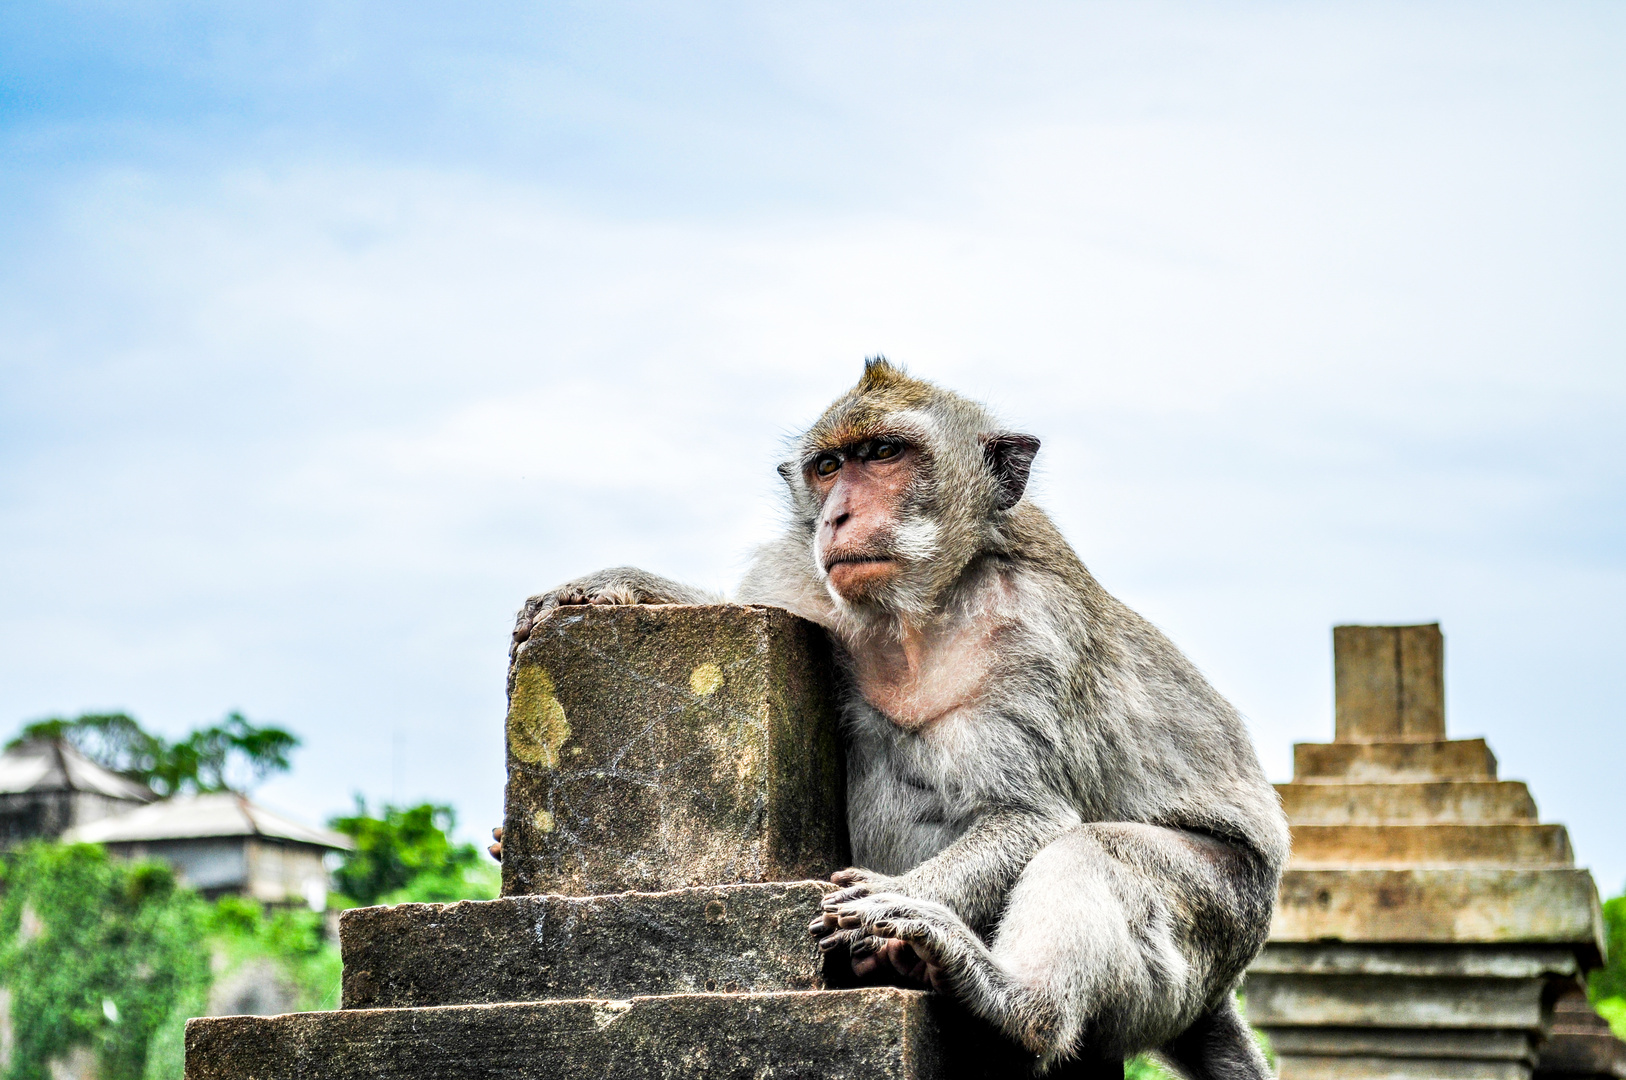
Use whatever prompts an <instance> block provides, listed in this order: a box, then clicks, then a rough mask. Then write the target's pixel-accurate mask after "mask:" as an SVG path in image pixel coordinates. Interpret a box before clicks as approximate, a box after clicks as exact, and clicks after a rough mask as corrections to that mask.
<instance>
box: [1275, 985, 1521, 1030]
mask: <svg viewBox="0 0 1626 1080" xmlns="http://www.w3.org/2000/svg"><path fill="white" fill-rule="evenodd" d="M1545 987H1546V982H1545V980H1543V979H1540V978H1534V979H1483V978H1439V977H1434V978H1428V977H1419V976H1411V977H1408V978H1395V977H1394V976H1390V975H1269V974H1264V973H1261V972H1254V973H1250V974H1249V975H1248V1020H1249V1021H1250V1022H1251V1023H1254V1024H1257V1025H1259V1026H1260V1027H1263V1028H1275V1027H1282V1026H1288V1025H1292V1026H1311V1025H1331V1026H1338V1027H1345V1026H1362V1027H1400V1028H1459V1029H1473V1028H1480V1029H1484V1028H1506V1029H1513V1030H1531V1031H1539V1030H1540V1028H1541V1024H1542V1019H1543V1017H1542V1000H1541V999H1542V991H1543V989H1544V988H1545Z"/></svg>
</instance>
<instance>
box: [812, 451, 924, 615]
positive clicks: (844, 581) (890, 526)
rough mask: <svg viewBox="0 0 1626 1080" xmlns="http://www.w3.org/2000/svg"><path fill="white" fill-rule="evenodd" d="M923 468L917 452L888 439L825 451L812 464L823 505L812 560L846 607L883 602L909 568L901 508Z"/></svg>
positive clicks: (815, 487)
mask: <svg viewBox="0 0 1626 1080" xmlns="http://www.w3.org/2000/svg"><path fill="white" fill-rule="evenodd" d="M920 465H921V454H920V451H919V450H918V449H917V448H916V447H914V446H912V445H911V444H909V443H908V442H905V441H903V440H902V439H899V438H891V437H884V436H883V437H878V438H872V439H865V440H864V441H862V442H858V443H854V444H852V445H848V446H842V447H838V448H833V449H828V450H824V451H822V452H820V453H819V454H818V455H817V456H815V457H814V458H813V459H812V460H811V461H810V462H809V463H808V465H807V469H806V476H807V483H808V487H809V488H810V489H811V490H812V492H813V494H814V496H815V498H817V499H818V501H819V512H818V517H817V519H816V527H817V528H816V532H815V534H814V539H813V554H814V558H816V559H817V560H818V563H819V566H820V567H821V568H822V569H823V570H824V572H825V574H826V575H827V576H828V579H829V583H830V588H831V589H832V590H833V591H834V592H835V593H836V595H837V596H839V597H840V598H841V599H842V600H845V601H846V602H848V603H849V604H859V603H865V602H874V601H877V600H880V599H882V598H883V597H884V596H885V594H886V591H887V588H888V586H889V585H891V584H892V583H893V582H894V581H895V580H896V579H897V578H898V577H899V575H900V574H902V572H903V571H904V569H905V566H904V563H905V561H906V560H905V552H904V550H903V549H904V548H905V547H907V546H908V545H906V544H900V539H901V533H902V532H903V531H904V530H903V528H902V524H903V520H904V516H905V515H904V509H905V507H906V505H907V503H908V501H909V495H910V492H911V490H912V489H913V487H914V484H915V480H916V477H917V475H918V474H919V472H920Z"/></svg>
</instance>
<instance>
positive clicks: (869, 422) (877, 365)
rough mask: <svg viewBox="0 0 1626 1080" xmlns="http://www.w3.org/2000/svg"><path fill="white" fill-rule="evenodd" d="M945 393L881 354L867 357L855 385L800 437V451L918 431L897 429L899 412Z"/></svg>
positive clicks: (812, 451)
mask: <svg viewBox="0 0 1626 1080" xmlns="http://www.w3.org/2000/svg"><path fill="white" fill-rule="evenodd" d="M947 393H948V391H945V390H939V389H938V388H937V387H935V386H933V385H932V384H931V383H929V382H925V381H923V380H920V379H912V378H910V377H909V375H908V373H907V372H905V371H904V370H903V369H902V368H897V367H893V366H892V364H891V363H890V362H889V361H888V360H887V359H886V357H884V356H872V357H869V358H868V359H866V360H865V361H864V374H863V376H862V377H860V378H859V380H858V385H857V386H855V387H853V388H852V389H851V390H849V391H847V392H846V393H845V394H843V395H842V396H841V397H839V398H837V399H836V400H835V402H834V403H833V404H831V406H830V407H829V408H828V409H826V410H824V415H823V416H821V417H819V420H818V422H817V423H816V424H814V425H813V426H812V427H811V428H810V429H808V432H807V434H806V435H804V436H803V437H802V450H803V452H804V454H805V455H806V456H809V457H810V456H812V455H814V454H817V453H820V452H822V451H824V450H836V449H839V448H841V447H843V446H851V445H852V444H854V443H858V442H863V441H864V440H865V439H873V438H876V437H877V436H881V435H899V434H918V433H905V432H900V431H899V430H898V425H897V422H896V421H897V418H898V415H899V414H900V413H911V412H915V411H917V410H920V409H924V408H925V407H926V406H927V405H928V404H929V403H930V402H931V401H932V399H933V398H934V397H936V396H939V395H943V394H947ZM968 404H969V403H968Z"/></svg>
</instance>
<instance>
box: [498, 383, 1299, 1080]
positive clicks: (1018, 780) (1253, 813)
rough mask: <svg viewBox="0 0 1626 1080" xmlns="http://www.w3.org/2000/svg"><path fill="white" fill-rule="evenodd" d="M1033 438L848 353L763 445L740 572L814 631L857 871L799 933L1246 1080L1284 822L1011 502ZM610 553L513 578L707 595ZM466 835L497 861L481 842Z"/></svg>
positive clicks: (1147, 627)
mask: <svg viewBox="0 0 1626 1080" xmlns="http://www.w3.org/2000/svg"><path fill="white" fill-rule="evenodd" d="M1039 445H1040V444H1039V440H1038V439H1037V438H1035V437H1033V436H1031V435H1026V434H1021V433H1017V432H1013V431H1009V430H1006V429H1005V428H1004V427H1002V426H1001V425H1000V424H999V423H998V422H997V421H996V419H995V418H994V416H993V414H992V413H991V412H989V410H987V409H986V408H985V407H984V406H982V405H980V404H978V403H976V402H973V401H971V400H969V399H967V398H964V397H961V396H959V395H958V394H955V393H953V392H951V391H948V390H945V389H942V388H940V387H938V386H936V385H934V384H932V383H929V382H926V381H924V380H921V379H917V378H914V377H913V376H911V375H909V374H908V372H907V371H906V370H904V369H903V368H901V367H899V366H896V365H894V364H892V363H890V362H888V361H887V360H885V359H884V358H881V357H875V358H871V359H869V360H866V362H865V366H864V371H863V375H862V377H861V378H860V379H859V381H858V383H857V385H856V386H855V387H853V389H851V390H850V391H848V392H847V393H846V394H844V395H842V396H841V397H840V398H838V399H837V400H836V401H835V402H834V403H833V404H832V405H830V407H829V408H828V409H827V410H826V411H825V412H824V414H823V415H822V416H821V417H820V418H819V419H818V421H817V422H815V423H814V424H813V425H812V427H811V428H809V429H808V430H807V431H806V432H805V433H804V434H803V435H801V436H800V438H799V439H797V440H796V442H795V444H794V453H793V455H792V457H791V458H790V459H789V460H788V461H786V462H784V463H783V464H781V465H780V466H779V467H778V471H779V473H780V475H781V476H782V477H783V479H784V481H785V488H786V496H787V503H788V515H787V516H788V523H787V527H786V529H785V531H784V533H783V535H781V536H780V537H779V538H778V539H776V540H773V541H771V542H770V543H768V544H767V545H765V546H764V547H763V548H762V549H760V550H759V552H758V553H757V555H756V558H755V560H754V561H753V563H752V564H751V566H750V568H749V569H748V571H747V572H746V575H745V578H744V580H743V581H742V582H741V584H740V587H739V589H738V592H737V599H738V601H739V602H742V603H751V604H768V605H775V606H779V607H783V608H786V609H788V610H790V611H791V612H793V613H795V614H798V615H800V616H802V617H804V618H807V619H810V620H811V621H813V622H815V623H817V624H819V625H821V626H823V627H824V628H825V629H826V630H827V631H828V632H829V635H830V637H831V639H832V641H833V643H834V650H835V653H836V657H837V667H838V678H839V682H840V686H839V688H838V690H839V695H840V712H841V720H842V725H843V733H844V737H845V742H846V754H847V791H848V802H847V819H848V828H849V834H850V837H851V842H852V851H853V856H854V863H855V865H854V866H852V867H849V868H846V869H843V870H840V871H838V872H836V873H835V874H833V875H832V881H833V882H834V883H835V885H836V886H837V888H836V889H835V890H834V891H832V892H831V893H830V894H829V895H828V896H827V897H826V899H825V900H824V903H823V906H822V908H821V910H820V912H819V914H818V917H817V918H816V919H815V920H814V921H813V924H812V926H811V927H810V931H811V933H812V934H813V935H814V936H815V937H817V938H818V939H819V946H820V948H821V949H823V950H825V951H826V952H839V951H841V950H845V951H846V952H847V954H848V956H849V957H850V959H851V964H852V970H853V972H854V973H855V975H857V976H858V977H859V978H860V979H902V980H905V981H911V982H913V983H915V984H921V985H925V986H930V987H932V988H935V989H937V990H939V991H941V992H943V993H945V994H950V995H953V996H954V997H955V998H957V999H958V1000H959V1001H960V1002H961V1003H962V1004H963V1005H964V1006H965V1007H966V1008H967V1009H969V1010H970V1011H971V1012H972V1013H974V1014H976V1015H978V1016H980V1017H981V1018H983V1019H984V1020H986V1021H987V1022H988V1023H990V1024H991V1025H993V1026H994V1027H995V1028H996V1029H998V1030H999V1031H1000V1032H1002V1033H1003V1034H1004V1035H1005V1036H1006V1037H1008V1038H1010V1039H1012V1040H1014V1041H1015V1042H1017V1043H1019V1044H1020V1045H1021V1046H1023V1047H1024V1048H1026V1050H1027V1051H1028V1052H1029V1053H1031V1054H1032V1055H1033V1056H1034V1059H1035V1061H1036V1064H1037V1068H1038V1069H1039V1071H1041V1072H1043V1071H1045V1070H1049V1069H1052V1068H1054V1067H1057V1066H1059V1065H1061V1064H1062V1063H1065V1062H1067V1061H1070V1060H1075V1059H1080V1058H1081V1057H1082V1056H1092V1057H1099V1058H1104V1059H1107V1060H1117V1059H1124V1058H1127V1057H1129V1056H1132V1055H1134V1054H1136V1053H1140V1052H1143V1051H1148V1050H1151V1051H1155V1052H1157V1053H1158V1054H1159V1056H1160V1057H1161V1058H1163V1059H1164V1060H1165V1061H1166V1062H1167V1063H1169V1064H1170V1065H1171V1066H1172V1067H1174V1068H1175V1069H1176V1070H1177V1071H1179V1072H1181V1073H1183V1074H1184V1075H1186V1076H1188V1077H1191V1078H1192V1080H1210V1078H1212V1080H1241V1078H1256V1077H1258V1078H1262V1077H1266V1076H1268V1075H1269V1071H1268V1068H1267V1066H1266V1064H1265V1062H1264V1059H1263V1057H1262V1056H1261V1054H1260V1052H1259V1050H1258V1048H1257V1047H1256V1046H1255V1045H1254V1042H1253V1040H1252V1037H1251V1034H1250V1032H1249V1029H1248V1027H1247V1025H1246V1023H1245V1022H1244V1020H1243V1019H1242V1017H1241V1015H1240V1014H1239V1012H1238V1011H1237V1007H1236V1004H1235V998H1234V991H1235V988H1236V986H1237V984H1238V982H1239V980H1240V978H1241V976H1242V973H1243V971H1244V969H1245V968H1246V967H1247V965H1248V963H1249V962H1250V961H1251V960H1252V959H1253V958H1254V957H1255V956H1256V955H1257V954H1258V952H1259V950H1260V949H1261V948H1262V947H1263V944H1264V941H1265V938H1266V935H1267V933H1268V928H1269V925H1270V920H1271V916H1272V912H1273V909H1274V904H1275V898H1276V891H1277V886H1278V884H1279V881H1280V876H1281V872H1282V866H1283V863H1284V862H1285V860H1286V857H1287V851H1288V833H1287V824H1286V819H1285V817H1284V815H1283V813H1282V809H1281V805H1280V801H1279V799H1278V798H1277V796H1276V794H1275V791H1274V789H1273V788H1272V787H1271V785H1270V784H1269V783H1268V782H1267V781H1266V779H1265V776H1264V773H1263V770H1262V769H1261V767H1260V765H1259V761H1258V757H1257V755H1256V753H1255V751H1254V749H1253V746H1252V743H1251V742H1250V740H1249V738H1248V735H1247V731H1246V728H1245V727H1244V724H1243V722H1242V719H1241V717H1240V715H1239V714H1238V713H1237V711H1236V709H1235V708H1233V707H1232V706H1231V705H1230V704H1229V703H1228V702H1227V701H1226V700H1225V699H1224V698H1223V697H1221V696H1220V694H1219V693H1218V692H1217V691H1215V690H1214V689H1213V687H1212V686H1210V685H1209V683H1208V682H1207V680H1206V679H1204V677H1203V676H1202V675H1201V674H1200V673H1199V672H1198V670H1197V668H1196V667H1195V666H1194V665H1193V664H1192V663H1191V662H1190V661H1189V660H1187V659H1186V658H1185V656H1184V655H1182V654H1181V653H1180V651H1179V650H1178V649H1177V648H1176V647H1175V646H1174V645H1173V644H1172V643H1171V642H1170V641H1169V640H1168V639H1167V638H1166V637H1165V636H1164V635H1163V634H1162V633H1161V632H1159V631H1158V630H1157V629H1156V628H1154V627H1153V626H1152V625H1151V624H1150V623H1149V622H1147V621H1146V620H1145V619H1143V618H1141V617H1140V616H1139V615H1137V614H1135V613H1134V612H1133V611H1131V610H1130V609H1129V608H1128V607H1127V606H1126V605H1125V604H1123V603H1122V602H1120V601H1119V600H1117V599H1115V598H1114V597H1113V596H1111V595H1110V594H1109V593H1108V592H1107V591H1106V590H1105V589H1104V588H1103V587H1102V586H1101V585H1100V584H1099V583H1098V582H1097V581H1096V580H1095V578H1094V577H1093V576H1092V575H1091V574H1090V572H1089V571H1088V570H1087V569H1086V568H1085V566H1084V563H1083V562H1082V561H1081V560H1080V559H1079V557H1078V555H1077V554H1076V553H1075V552H1074V551H1073V549H1072V547H1071V546H1069V544H1068V543H1067V541H1066V540H1065V539H1064V538H1063V537H1062V535H1061V532H1060V531H1059V529H1058V528H1057V527H1056V525H1055V524H1054V523H1053V522H1052V521H1051V519H1050V518H1049V516H1048V515H1046V514H1045V512H1044V511H1043V510H1041V509H1040V508H1039V507H1038V506H1036V505H1035V504H1034V503H1033V502H1032V501H1031V500H1030V499H1029V498H1027V497H1026V489H1027V486H1028V480H1029V477H1030V475H1031V471H1032V467H1033V463H1034V459H1035V457H1036V455H1037V453H1038V450H1039ZM720 599H721V598H720V597H718V596H717V595H715V594H713V593H709V592H706V591H704V590H700V589H695V588H692V587H690V586H686V585H682V584H679V583H677V582H672V581H668V580H666V579H664V578H661V577H658V576H656V575H653V574H649V573H646V572H644V571H642V570H637V569H633V568H630V567H620V568H615V569H610V570H604V571H600V572H599V573H596V574H593V575H590V576H588V577H585V578H581V579H578V580H576V581H572V582H569V583H567V584H565V585H562V586H560V587H558V588H556V589H554V590H552V591H550V592H547V593H543V594H540V595H538V596H534V597H532V598H531V599H530V600H528V601H527V602H526V604H525V606H524V608H523V609H522V610H521V611H520V613H519V617H518V620H517V624H516V627H515V630H514V634H513V640H514V645H513V649H514V652H513V653H511V656H510V660H511V661H512V660H513V658H514V657H515V656H517V654H518V650H520V649H522V648H523V647H524V643H525V641H526V640H527V639H528V638H529V636H530V633H531V630H532V628H533V627H535V626H536V625H537V624H538V623H539V622H540V621H541V620H542V619H545V618H546V617H547V616H548V614H549V613H550V612H551V611H552V610H553V609H555V608H556V607H559V606H562V605H571V604H707V603H716V602H718V601H719V600H720ZM496 839H497V841H498V842H497V843H496V844H494V845H492V852H493V854H494V855H497V856H498V857H500V852H501V836H500V834H498V835H497V836H496Z"/></svg>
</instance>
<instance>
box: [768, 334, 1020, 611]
mask: <svg viewBox="0 0 1626 1080" xmlns="http://www.w3.org/2000/svg"><path fill="white" fill-rule="evenodd" d="M796 449H797V456H796V457H795V458H793V459H792V460H790V461H787V462H785V463H784V464H783V465H781V466H779V472H780V475H782V476H783V477H784V478H785V481H786V483H788V484H789V485H790V489H791V496H792V503H793V506H794V509H795V513H796V524H797V526H798V529H799V531H800V532H801V533H803V534H804V535H805V536H806V538H807V540H808V541H809V547H810V554H811V557H812V559H813V563H814V570H815V572H816V573H817V574H818V575H819V577H820V578H821V579H822V580H823V582H824V584H825V587H826V588H827V589H828V590H829V593H830V597H831V599H832V600H833V601H834V602H835V604H836V608H837V610H838V611H844V612H847V613H849V614H853V615H860V616H862V615H867V614H891V615H897V616H901V617H904V618H906V619H909V620H911V621H914V620H920V619H924V618H926V617H927V616H929V615H930V614H932V612H933V611H934V610H935V609H936V606H937V602H938V598H939V597H940V596H941V595H942V594H943V592H944V591H945V590H946V589H947V588H948V587H949V586H950V585H952V584H953V583H954V582H955V580H956V579H957V578H959V576H960V575H961V573H963V572H964V570H965V568H966V566H967V564H968V563H970V562H971V560H973V559H975V558H976V557H977V556H979V555H981V554H984V553H986V552H989V551H997V550H1000V549H1001V547H1002V546H1003V545H1004V543H1005V537H1006V532H1007V528H1006V526H1007V525H1008V522H1009V520H1010V518H1011V515H1012V514H1013V513H1014V512H1015V509H1016V506H1017V503H1018V502H1019V501H1020V500H1021V498H1022V492H1023V490H1024V489H1025V488H1026V486H1027V481H1028V473H1029V470H1030V469H1031V467H1032V465H1033V457H1034V455H1035V454H1036V453H1038V450H1039V440H1038V439H1035V438H1034V437H1032V436H1031V435H1018V434H1014V433H1011V432H1008V431H1003V430H1001V429H1000V428H999V426H998V425H997V424H996V423H995V421H994V418H993V416H992V415H991V414H990V413H989V412H988V410H987V409H985V408H983V407H982V406H981V405H978V404H977V403H976V402H974V401H969V400H967V399H966V398H963V397H960V396H959V395H958V394H953V393H950V392H949V391H947V390H943V389H940V388H938V387H936V386H933V385H932V384H930V383H928V382H923V381H921V380H919V379H912V378H910V377H909V376H908V375H907V374H905V373H904V372H903V371H902V370H901V369H899V368H895V367H893V366H892V365H891V364H889V363H888V362H887V361H886V360H885V359H882V358H880V357H876V358H874V359H871V360H866V361H865V362H864V375H863V377H862V378H861V379H859V380H858V385H857V386H855V387H853V389H852V390H850V391H848V392H847V393H846V394H844V395H843V396H842V397H841V398H839V399H837V401H836V402H835V403H834V404H833V405H831V406H830V407H829V408H828V409H827V410H825V413H824V415H823V416H822V417H820V418H819V420H818V422H817V423H816V424H814V425H813V427H812V428H811V429H810V430H809V431H808V432H807V433H806V434H805V435H803V436H802V437H801V439H800V440H799V441H798V443H797V448H796Z"/></svg>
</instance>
